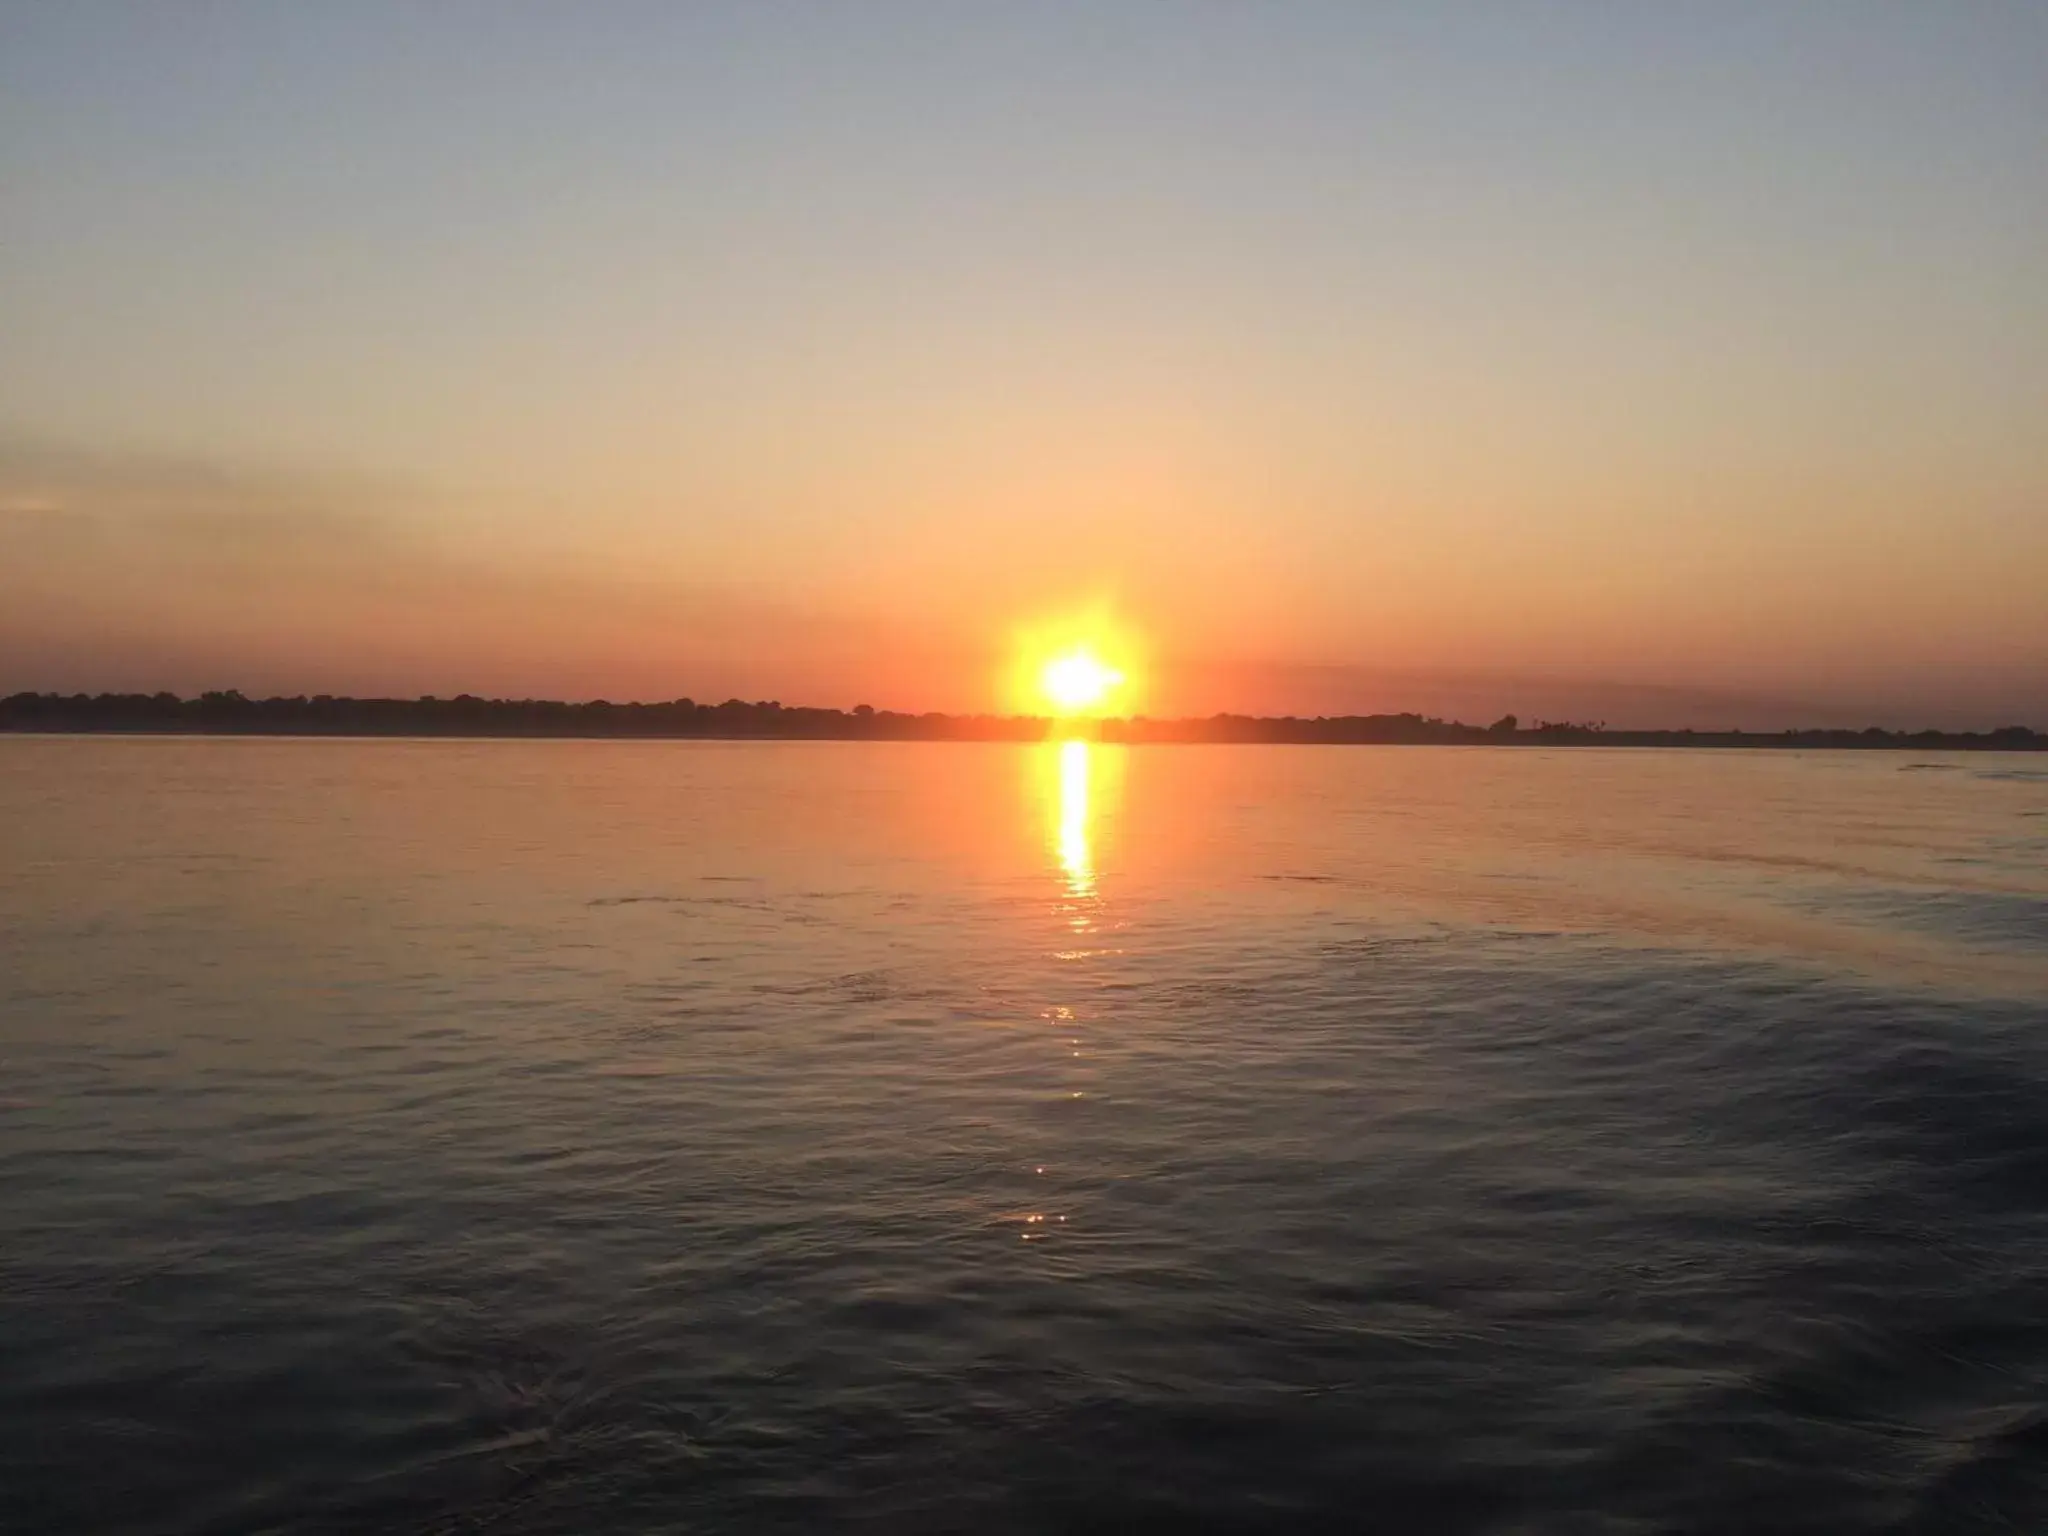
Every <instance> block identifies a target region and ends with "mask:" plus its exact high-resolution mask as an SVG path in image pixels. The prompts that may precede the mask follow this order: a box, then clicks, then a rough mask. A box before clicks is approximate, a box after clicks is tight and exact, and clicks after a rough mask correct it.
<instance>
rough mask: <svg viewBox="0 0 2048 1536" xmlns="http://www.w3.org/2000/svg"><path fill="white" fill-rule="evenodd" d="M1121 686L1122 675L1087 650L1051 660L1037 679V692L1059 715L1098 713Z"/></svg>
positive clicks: (1075, 651)
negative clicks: (1040, 693)
mask: <svg viewBox="0 0 2048 1536" xmlns="http://www.w3.org/2000/svg"><path fill="white" fill-rule="evenodd" d="M1123 682H1124V675H1123V673H1121V672H1119V671H1118V670H1117V669H1116V668H1115V667H1112V666H1110V665H1108V664H1107V663H1106V662H1104V661H1103V660H1102V659H1101V658H1100V657H1098V656H1096V654H1095V653H1094V652H1093V651H1090V650H1086V649H1076V650H1071V651H1067V652H1064V653H1063V654H1061V655H1058V656H1055V657H1053V658H1052V660H1050V661H1048V662H1047V663H1046V664H1045V670H1044V671H1042V672H1041V673H1039V677H1038V686H1039V688H1040V689H1041V690H1042V691H1043V692H1044V694H1045V697H1046V699H1047V700H1048V701H1049V702H1050V703H1051V704H1052V707H1053V709H1054V711H1055V712H1056V713H1058V714H1062V715H1078V714H1083V713H1085V712H1086V711H1088V710H1091V709H1100V708H1101V707H1102V705H1103V704H1104V702H1105V701H1107V700H1108V698H1109V696H1110V695H1111V694H1112V693H1114V692H1116V690H1117V689H1119V688H1121V687H1122V686H1123Z"/></svg>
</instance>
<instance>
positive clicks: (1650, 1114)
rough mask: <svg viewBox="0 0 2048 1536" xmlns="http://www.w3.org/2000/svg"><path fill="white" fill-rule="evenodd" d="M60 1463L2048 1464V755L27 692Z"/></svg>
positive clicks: (514, 1520) (1381, 1484) (344, 1489)
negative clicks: (181, 714) (1558, 744)
mask: <svg viewBox="0 0 2048 1536" xmlns="http://www.w3.org/2000/svg"><path fill="white" fill-rule="evenodd" d="M0 1298H4V1304H0V1529H5V1530H7V1531H10V1532H14V1531H22V1532H40V1531H52V1532H55V1531H65V1532H73V1531H106V1532H114V1531H122V1532H128V1531H133V1532H258V1531H329V1530H333V1531H341V1530H361V1529H385V1530H415V1531H435V1532H455V1531H464V1532H469V1531H475V1532H484V1531H489V1532H531V1531H560V1532H595V1531H632V1530H648V1531H654V1530H693V1531H695V1530H721V1529H732V1530H790V1531H798V1530H802V1531H812V1530H838V1529H853V1530H874V1531H888V1532H898V1531H904V1532H916V1531H941V1530H944V1531H954V1530H976V1531H996V1532H1000V1531H1039V1530H1075V1529H1080V1530H1089V1529H1119V1530H1127V1529H1130V1528H1133V1527H1134V1526H1135V1527H1139V1528H1184V1529H1214V1530H1236V1529H1263V1528H1292V1529H1307V1528H1326V1529H1350V1530H1385V1531H1418V1532H1431V1533H1437V1532H1453V1533H1454V1532H1552V1531H1569V1532H1670V1531H1744V1532H1769V1531H1828V1532H1849V1531H1900V1532H1918V1531H1930V1532H1931V1531H1951V1530H1956V1531H1964V1530H1987V1531H1988V1530H2008V1529H2012V1530H2038V1529H2048V758H2043V757H2040V756H2033V757H2028V756H2024V755H2009V756H2006V755H1990V754H1983V755H1969V756H1962V755H1959V756H1940V755H1915V754H1910V753H1843V754H1801V753H1791V752H1758V753H1738V752H1695V753H1685V752H1658V751H1595V750H1564V751H1542V750H1534V749H1506V748H1472V749H1456V748H1447V749H1433V748H1313V747H1308V748H1293V747H1244V748H1233V747H1154V748H1136V749H1123V748H1112V747H1105V746H1102V745H1099V744H1097V745H1089V744H1085V743H1067V744H1060V743H1048V744H1044V745H1039V746H1030V747H1011V746H998V745H969V744H853V743H817V744H801V743H789V742H781V743H681V742H674V743H670V742H649V743H620V742H587V741H586V742H575V741H543V742H445V741H436V742H400V741H369V742H335V741H321V742H315V741H291V740H199V739H108V738H96V739H95V738H0Z"/></svg>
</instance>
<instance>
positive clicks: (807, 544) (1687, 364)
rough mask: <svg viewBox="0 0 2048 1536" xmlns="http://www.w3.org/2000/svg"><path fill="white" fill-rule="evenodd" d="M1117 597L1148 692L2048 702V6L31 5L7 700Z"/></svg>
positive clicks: (4, 472)
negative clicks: (1142, 648)
mask: <svg viewBox="0 0 2048 1536" xmlns="http://www.w3.org/2000/svg"><path fill="white" fill-rule="evenodd" d="M1095 604H1109V605H1112V606H1113V608H1114V610H1115V611H1116V612H1117V613H1118V614H1119V615H1120V616H1121V618H1122V619H1123V620H1124V621H1125V622H1126V623H1128V624H1129V625H1131V626H1132V627H1134V628H1135V629H1137V630H1138V631H1140V632H1141V633H1143V634H1144V635H1145V636H1146V637H1147V639H1148V645H1149V649H1150V651H1151V653H1152V657H1153V663H1152V666H1151V667H1150V669H1149V673H1150V684H1151V687H1150V697H1149V699H1148V704H1149V705H1150V706H1151V707H1154V708H1155V709H1156V710H1158V711H1165V710H1170V709H1181V708H1186V709H1209V708H1216V707H1222V706H1230V707H1236V708H1250V709H1265V708H1273V709H1279V708H1289V709H1306V710H1311V711H1313V710H1316V709H1323V708H1328V709H1337V708H1350V707H1388V708H1401V707H1408V706H1409V705H1410V704H1413V705H1414V706H1416V707H1424V708H1436V707H1446V708H1448V707H1450V705H1448V704H1442V703H1441V702H1440V701H1443V700H1447V699H1448V700H1452V701H1453V702H1455V703H1456V706H1457V707H1458V708H1459V709H1461V710H1465V711H1468V712H1478V711H1481V710H1485V709H1488V708H1492V707H1496V706H1497V707H1500V708H1515V707H1518V705H1519V706H1520V707H1522V708H1523V710H1524V712H1525V713H1529V712H1536V711H1538V710H1544V709H1550V708H1555V709H1558V710H1564V709H1569V708H1571V707H1572V706H1573V705H1575V704H1583V706H1584V712H1586V713H1598V714H1603V715H1606V716H1607V717H1608V718H1611V719H1616V720H1617V721H1619V720H1621V719H1624V718H1626V719H1630V720H1638V721H1642V722H1643V723H1673V722H1674V721H1675V723H1683V721H1682V720H1676V717H1678V716H1683V717H1685V718H1687V719H1694V720H1696V721H1698V722H1699V723H1706V722H1707V721H1708V720H1709V718H1710V717H1716V711H1719V717H1725V716H1726V715H1727V714H1728V713H1729V711H1731V710H1732V711H1733V712H1734V713H1735V714H1736V715H1738V716H1740V715H1742V714H1743V712H1744V711H1748V712H1749V715H1750V717H1752V718H1759V719H1760V720H1761V718H1762V717H1763V716H1766V715H1769V714H1770V713H1771V711H1773V710H1777V711H1780V712H1782V710H1783V709H1785V708H1792V709H1793V710H1794V712H1795V713H1797V712H1800V711H1803V712H1804V713H1805V714H1807V715H1808V716H1811V717H1813V718H1822V717H1826V718H1837V717H1847V718H1855V719H1859V720H1860V719H1861V718H1863V717H1866V716H1867V717H1869V718H1879V719H1886V720H1893V721H1936V722H1946V721H1969V722H1977V723H1990V724H1996V723H2001V722H2002V721H2003V720H2007V719H2016V718H2017V719H2026V720H2029V721H2030V722H2031V723H2034V724H2036V725H2048V5H2044V4H2041V3H2038V0H2015V3H2010V4H1992V3H1970V0H1953V3H1941V4H1936V3H1929V0H1913V3H1910V4H1905V3H1901V4H1886V3H1880V0H1853V3H1850V0H1845V3H1839V4H1821V3H1814V4H1797V3H1790V0H1780V3H1771V4H1741V3H1735V0H1717V3H1711V4H1708V3H1700V4H1685V3H1678V0H1670V3H1658V4H1631V3H1623V0H1606V3H1599V4H1590V3H1589V4H1567V3H1562V0H1559V3H1549V4H1509V3H1496V4H1470V5H1463V6H1458V5H1449V4H1444V5H1427V6H1425V5H1398V6H1397V5H1391V4H1390V5H1386V6H1373V5H1368V4H1365V3H1363V0H1345V3H1340V4H1327V5H1326V4H1314V3H1281V0H1272V3H1256V4H1254V3H1249V0H1241V3H1233V4H1201V3H1194V0H1188V3H1179V4H1114V3H1105V0H1094V3H1089V4H1055V3H1046V0H1032V3H1030V4H1018V3H1001V4H996V3H989V4H977V3H970V0H934V3H931V4H916V5H912V4H887V3H880V0H866V3H851V0H831V3H818V4H785V3H776V0H746V3H739V0H734V3H730V4H724V5H715V6H714V5H697V6H690V5H684V4H681V3H678V0H662V3H647V4H638V3H602V0H592V3H583V4H562V3H556V0H547V3H515V0H481V3H465V0H433V3H407V4H377V3H371V0H348V3H345V4H326V5H321V4H312V3H288V0H267V3H262V4H226V3H212V4H209V3H203V0H187V3H175V4H174V3H168V0H165V3H147V0H107V3H95V0H0V689H6V688H14V687H63V688H67V689H68V688H74V687H85V688H99V687H149V688H155V687H173V688H180V689H186V690H190V689H194V688H199V687H213V686H240V687H243V688H244V689H246V690H250V691H264V692H268V691H272V690H282V691H287V692H298V691H309V692H310V691H321V690H326V691H337V692H339V691H397V692H402V693H418V692H427V691H434V692H443V693H452V692H455V691H458V690H461V689H465V688H467V689H470V690H473V691H479V692H482V691H491V692H501V691H509V692H514V693H571V694H577V695H583V696H588V695H595V694H606V695H609V696H612V697H673V696H676V695H681V694H690V695H693V696H697V697H706V696H716V697H723V696H724V695H726V694H728V693H743V694H746V695H747V696H750V697H751V696H775V697H780V698H783V699H786V700H790V701H798V700H801V701H804V702H818V703H832V704H850V703H852V702H853V701H854V699H855V697H868V698H872V701H873V702H875V703H877V704H890V705H895V706H898V707H906V708H924V707H945V708H958V707H970V706H977V705H986V704H992V703H995V702H998V701H997V700H996V698H995V697H994V689H995V687H996V685H997V683H998V681H999V679H1000V676H1001V657H1002V655H1003V652H1004V650H1005V647H1006V646H1007V645H1008V643H1009V636H1010V634H1011V632H1012V631H1013V630H1014V629H1015V628H1016V627H1017V626H1019V625H1021V624H1029V623H1034V622H1039V621H1041V620H1043V619H1044V618H1046V617H1048V616H1056V615H1059V614H1061V613H1064V612H1068V611H1072V610H1076V609H1082V608H1087V607H1090V606H1091V605H1095ZM1610 685H1614V686H1610ZM1619 685H1630V686H1627V687H1622V686H1619ZM1460 690H1462V691H1460ZM1551 701H1555V702H1554V703H1552V702H1551ZM1719 717H1716V718H1719Z"/></svg>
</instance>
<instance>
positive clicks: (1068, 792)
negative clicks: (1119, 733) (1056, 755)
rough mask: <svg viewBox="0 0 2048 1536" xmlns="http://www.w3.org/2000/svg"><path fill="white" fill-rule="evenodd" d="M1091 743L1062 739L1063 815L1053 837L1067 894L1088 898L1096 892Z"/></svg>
mask: <svg viewBox="0 0 2048 1536" xmlns="http://www.w3.org/2000/svg"><path fill="white" fill-rule="evenodd" d="M1089 771H1090V765H1089V761H1088V743H1087V742H1085V741H1066V742H1061V743H1060V780H1059V819H1058V823H1057V826H1056V828H1055V832H1054V837H1053V846H1054V848H1055V849H1056V850H1057V851H1058V854H1059V860H1060V869H1061V871H1062V872H1063V873H1064V874H1065V875H1066V877H1067V895H1068V897H1069V898H1071V899H1072V900H1075V901H1087V900H1090V899H1092V898H1093V897H1094V895H1095V857H1094V850H1093V849H1092V848H1091V847H1090V846H1089V833H1090V831H1091V830H1092V829H1091V827H1090V825H1089V820H1090V813H1091V810H1090V803H1089Z"/></svg>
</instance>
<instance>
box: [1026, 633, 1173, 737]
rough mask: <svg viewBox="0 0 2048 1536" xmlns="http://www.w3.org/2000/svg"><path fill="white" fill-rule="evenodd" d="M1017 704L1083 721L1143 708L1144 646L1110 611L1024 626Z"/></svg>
mask: <svg viewBox="0 0 2048 1536" xmlns="http://www.w3.org/2000/svg"><path fill="white" fill-rule="evenodd" d="M1015 657H1016V670H1015V671H1014V672H1013V673H1012V674H1011V677H1012V682H1011V686H1010V699H1011V706H1010V707H1011V708H1013V709H1015V710H1016V711H1017V712H1018V713H1019V714H1027V715H1050V716H1051V717H1052V718H1054V719H1056V720H1070V721H1083V720H1091V719H1100V718H1102V717H1103V716H1105V715H1127V714H1133V713H1136V712H1137V711H1138V708H1139V698H1138V695H1139V692H1140V689H1139V682H1140V678H1141V673H1142V667H1141V666H1140V660H1141V648H1140V647H1139V645H1138V644H1137V641H1136V639H1135V636H1134V635H1133V633H1132V631H1130V630H1129V629H1128V628H1126V627H1125V626H1124V625H1122V624H1120V623H1118V622H1117V621H1116V620H1115V619H1114V618H1112V617H1111V616H1110V615H1109V614H1108V613H1107V611H1105V610H1096V611H1092V612H1089V613H1086V614H1081V615H1077V616H1075V617H1072V618H1069V619H1067V620H1064V621H1058V622H1053V623H1049V624H1045V625H1041V626H1039V627H1036V628H1032V629H1026V630H1020V631H1019V632H1018V634H1017V636H1016V651H1015Z"/></svg>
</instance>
